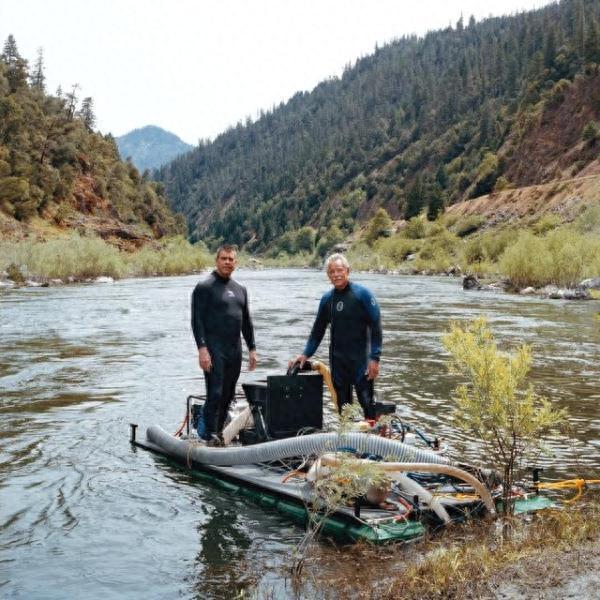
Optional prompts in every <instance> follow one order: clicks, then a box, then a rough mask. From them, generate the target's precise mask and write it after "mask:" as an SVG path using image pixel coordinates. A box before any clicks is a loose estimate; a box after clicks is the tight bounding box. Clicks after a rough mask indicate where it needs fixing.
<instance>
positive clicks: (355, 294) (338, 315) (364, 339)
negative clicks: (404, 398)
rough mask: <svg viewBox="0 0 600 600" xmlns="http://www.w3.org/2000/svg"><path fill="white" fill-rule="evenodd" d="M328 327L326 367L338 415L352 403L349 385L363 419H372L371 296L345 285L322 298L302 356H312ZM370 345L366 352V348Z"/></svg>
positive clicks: (375, 325) (374, 352) (375, 309)
mask: <svg viewBox="0 0 600 600" xmlns="http://www.w3.org/2000/svg"><path fill="white" fill-rule="evenodd" d="M329 324H331V342H330V346H329V364H330V366H331V376H332V379H333V385H334V388H335V391H336V393H337V397H338V408H339V410H340V412H341V410H342V407H343V406H344V404H348V403H351V402H352V386H354V388H355V390H356V395H357V397H358V401H359V402H360V405H361V406H362V408H363V411H364V414H365V417H368V418H373V417H374V416H375V414H374V411H375V405H374V401H373V381H372V380H369V379H367V376H366V371H367V365H368V362H369V360H376V361H379V358H380V356H381V343H382V333H381V316H380V313H379V306H378V304H377V301H376V300H375V297H374V296H373V294H372V293H371V292H370V291H369V290H368V289H367V288H365V287H363V286H362V285H359V284H357V283H352V282H349V283H348V285H347V286H346V287H345V288H344V289H343V290H336V289H335V288H333V289H331V290H330V291H329V292H327V293H326V294H324V295H323V297H322V298H321V302H320V304H319V310H318V312H317V318H316V319H315V323H314V325H313V328H312V331H311V332H310V337H309V339H308V342H307V343H306V347H305V348H304V352H303V354H304V355H305V356H307V357H310V356H312V355H313V354H314V353H315V352H316V350H317V348H318V347H319V344H320V343H321V340H322V339H323V336H324V335H325V330H326V329H327V325H329ZM369 346H370V349H369Z"/></svg>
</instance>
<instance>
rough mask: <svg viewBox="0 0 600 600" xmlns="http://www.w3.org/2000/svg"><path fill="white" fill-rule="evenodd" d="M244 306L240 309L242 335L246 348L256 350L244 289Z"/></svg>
mask: <svg viewBox="0 0 600 600" xmlns="http://www.w3.org/2000/svg"><path fill="white" fill-rule="evenodd" d="M244 299H245V302H244V308H243V309H242V335H243V336H244V340H245V341H246V345H247V346H248V350H256V343H255V342H254V325H253V324H252V318H251V317H250V307H249V302H248V292H247V291H246V290H245V289H244Z"/></svg>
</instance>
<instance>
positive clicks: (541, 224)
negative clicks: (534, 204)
mask: <svg viewBox="0 0 600 600" xmlns="http://www.w3.org/2000/svg"><path fill="white" fill-rule="evenodd" d="M561 223H562V220H561V218H560V217H559V216H558V215H553V214H548V215H544V216H543V217H541V218H540V219H539V220H538V221H536V222H535V223H534V224H533V226H532V229H533V232H534V233H537V234H538V235H541V234H544V233H547V232H548V231H552V230H553V229H556V228H557V227H558V226H559V225H560V224H561Z"/></svg>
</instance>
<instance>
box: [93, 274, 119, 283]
mask: <svg viewBox="0 0 600 600" xmlns="http://www.w3.org/2000/svg"><path fill="white" fill-rule="evenodd" d="M114 282H115V280H114V279H113V278H112V277H106V276H104V275H101V276H100V277H96V279H94V283H114Z"/></svg>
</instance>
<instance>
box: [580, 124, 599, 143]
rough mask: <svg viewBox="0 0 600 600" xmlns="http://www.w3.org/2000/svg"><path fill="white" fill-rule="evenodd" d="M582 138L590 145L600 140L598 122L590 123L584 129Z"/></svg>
mask: <svg viewBox="0 0 600 600" xmlns="http://www.w3.org/2000/svg"><path fill="white" fill-rule="evenodd" d="M581 137H582V138H583V139H584V140H585V141H586V142H589V143H592V144H593V143H594V142H596V140H598V139H600V127H599V126H598V123H596V121H590V122H589V123H588V124H587V125H586V126H585V127H584V128H583V132H582V134H581Z"/></svg>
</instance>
